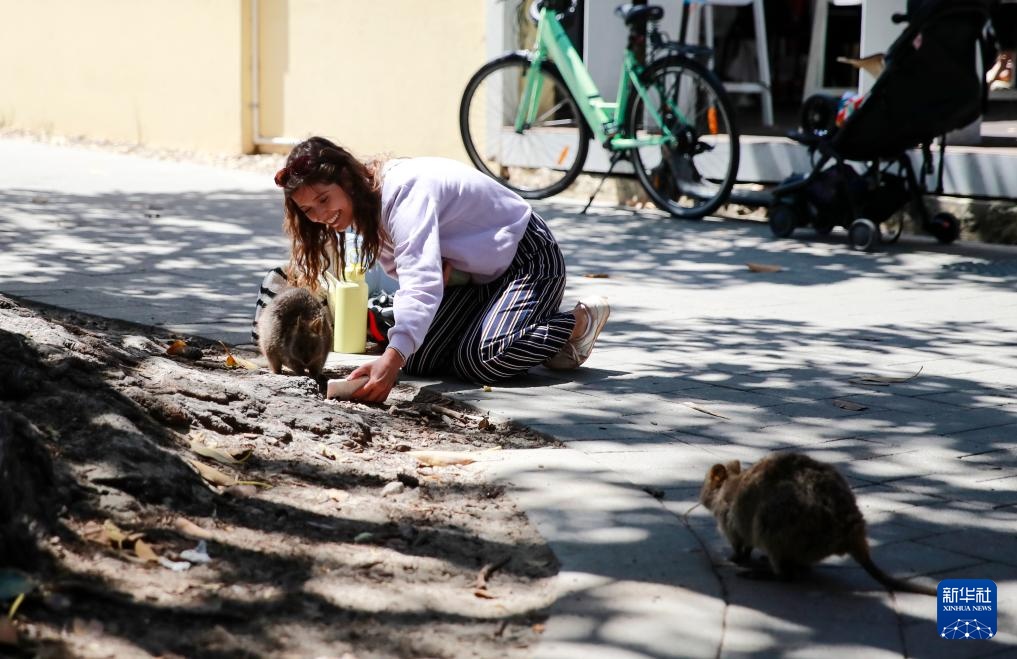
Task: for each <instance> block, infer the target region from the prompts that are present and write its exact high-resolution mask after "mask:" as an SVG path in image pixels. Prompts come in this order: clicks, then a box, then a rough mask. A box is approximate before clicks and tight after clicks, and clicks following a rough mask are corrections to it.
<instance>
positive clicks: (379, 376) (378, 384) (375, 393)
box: [346, 348, 403, 403]
mask: <svg viewBox="0 0 1017 659" xmlns="http://www.w3.org/2000/svg"><path fill="white" fill-rule="evenodd" d="M402 366H403V358H402V356H401V355H400V354H399V353H398V352H397V351H396V350H395V349H393V348H387V349H386V350H385V352H383V353H382V355H381V357H379V358H378V359H375V360H374V361H373V362H368V363H366V364H364V365H363V366H359V367H357V369H356V370H354V371H353V372H352V373H350V374H349V376H347V378H346V379H347V380H354V379H356V378H359V377H361V376H363V375H366V376H367V377H368V380H367V382H366V383H364V386H362V387H361V388H359V389H357V390H356V391H355V392H353V396H352V398H353V399H354V400H362V401H366V402H370V403H380V402H382V401H384V400H385V399H386V398H388V394H389V392H390V391H392V387H394V386H395V383H396V379H397V378H398V377H399V369H400V368H402Z"/></svg>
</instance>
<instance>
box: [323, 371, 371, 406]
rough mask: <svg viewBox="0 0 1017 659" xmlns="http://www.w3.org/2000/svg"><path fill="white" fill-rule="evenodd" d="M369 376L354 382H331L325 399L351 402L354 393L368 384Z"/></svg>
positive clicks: (363, 376)
mask: <svg viewBox="0 0 1017 659" xmlns="http://www.w3.org/2000/svg"><path fill="white" fill-rule="evenodd" d="M367 380H368V378H367V376H366V375H362V376H360V377H359V378H356V379H354V380H329V381H328V388H327V389H326V393H325V398H336V399H338V400H349V399H350V397H351V396H353V392H354V391H356V390H357V389H359V388H361V387H362V386H364V385H365V384H366V383H367Z"/></svg>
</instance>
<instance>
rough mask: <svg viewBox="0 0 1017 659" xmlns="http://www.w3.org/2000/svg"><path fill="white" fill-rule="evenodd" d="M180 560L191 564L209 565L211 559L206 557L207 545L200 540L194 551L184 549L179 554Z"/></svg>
mask: <svg viewBox="0 0 1017 659" xmlns="http://www.w3.org/2000/svg"><path fill="white" fill-rule="evenodd" d="M180 558H182V559H184V560H185V561H190V562H192V563H210V562H211V561H212V558H211V557H210V556H209V555H208V545H207V543H206V542H205V541H204V540H202V541H201V542H199V543H198V546H197V547H195V548H194V549H186V550H184V551H182V552H180Z"/></svg>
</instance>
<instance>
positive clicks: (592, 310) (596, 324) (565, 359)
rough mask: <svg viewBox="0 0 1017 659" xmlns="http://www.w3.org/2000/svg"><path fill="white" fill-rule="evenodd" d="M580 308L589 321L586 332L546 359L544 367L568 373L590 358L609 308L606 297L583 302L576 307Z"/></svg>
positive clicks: (609, 312)
mask: <svg viewBox="0 0 1017 659" xmlns="http://www.w3.org/2000/svg"><path fill="white" fill-rule="evenodd" d="M580 307H582V308H583V309H585V310H586V313H587V318H588V319H589V320H588V322H587V325H586V331H585V332H583V335H582V336H580V337H579V338H576V339H569V340H568V343H566V344H565V347H563V348H562V349H561V350H560V351H559V352H558V354H556V355H554V356H553V357H550V358H548V359H547V361H545V362H544V366H546V367H548V368H550V369H552V370H555V371H568V370H572V369H574V368H579V367H580V366H581V365H582V364H583V362H585V361H586V360H587V359H589V358H590V353H591V352H593V344H595V343H596V342H597V337H598V336H600V330H602V329H604V325H605V324H606V323H607V317H608V316H610V315H611V306H610V305H609V304H608V303H607V298H606V297H599V298H597V299H596V300H594V301H592V302H583V301H582V300H580V301H579V303H578V304H577V305H576V307H575V308H576V309H579V308H580Z"/></svg>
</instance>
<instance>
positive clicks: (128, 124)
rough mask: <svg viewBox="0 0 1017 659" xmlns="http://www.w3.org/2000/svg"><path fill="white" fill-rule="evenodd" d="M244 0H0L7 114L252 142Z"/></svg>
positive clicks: (28, 123)
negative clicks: (247, 135) (247, 133)
mask: <svg viewBox="0 0 1017 659" xmlns="http://www.w3.org/2000/svg"><path fill="white" fill-rule="evenodd" d="M244 4H246V3H245V2H244V0H87V1H86V2H79V1H75V0H32V1H31V2H25V1H24V0H0V62H3V65H2V66H0V124H3V125H5V126H7V127H15V128H24V129H29V130H34V131H43V132H47V133H52V134H57V135H75V136H77V135H82V136H87V137H91V138H101V139H112V140H118V141H127V142H137V143H142V144H146V145H152V146H162V147H174V148H182V149H200V150H206V151H223V152H239V151H242V150H244V149H245V147H246V145H245V140H244V117H243V112H242V110H243V90H244V88H245V87H246V84H247V78H246V77H245V76H244V75H243V73H244V53H243V38H244V36H243V28H244V27H245V23H244V21H243V15H242V14H243V6H244Z"/></svg>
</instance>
